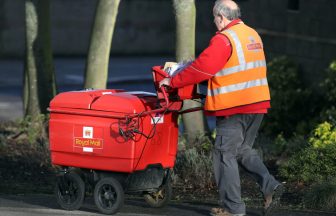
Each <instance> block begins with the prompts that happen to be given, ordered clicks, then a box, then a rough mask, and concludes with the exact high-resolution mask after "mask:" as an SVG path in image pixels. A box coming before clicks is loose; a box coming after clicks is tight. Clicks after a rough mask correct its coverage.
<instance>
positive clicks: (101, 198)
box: [93, 177, 124, 214]
mask: <svg viewBox="0 0 336 216" xmlns="http://www.w3.org/2000/svg"><path fill="white" fill-rule="evenodd" d="M93 198H94V201H95V204H96V206H97V207H98V209H99V211H100V212H102V213H103V214H115V213H116V212H118V211H119V210H120V209H121V207H122V206H123V204H124V190H123V188H122V186H121V185H120V183H119V182H118V181H117V180H116V179H114V178H112V177H108V178H102V179H101V180H99V181H98V183H97V184H96V186H95V189H94V192H93Z"/></svg>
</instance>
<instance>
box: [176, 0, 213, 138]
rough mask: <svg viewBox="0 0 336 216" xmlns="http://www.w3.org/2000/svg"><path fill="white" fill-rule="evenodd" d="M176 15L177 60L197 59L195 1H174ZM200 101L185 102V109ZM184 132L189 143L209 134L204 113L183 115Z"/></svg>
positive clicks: (197, 105) (196, 105) (198, 104)
mask: <svg viewBox="0 0 336 216" xmlns="http://www.w3.org/2000/svg"><path fill="white" fill-rule="evenodd" d="M173 3H174V9H175V15H176V60H177V61H179V62H180V61H184V60H191V59H194V58H195V25H196V8H195V1H194V0H173ZM199 106H200V101H193V100H185V101H184V103H183V109H189V108H192V107H199ZM182 120H183V126H184V132H185V135H186V136H187V139H188V141H189V142H193V141H195V139H196V138H197V137H198V136H199V135H204V134H209V133H208V124H207V121H206V118H205V116H204V114H203V111H197V112H191V113H186V114H183V115H182Z"/></svg>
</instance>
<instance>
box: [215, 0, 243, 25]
mask: <svg viewBox="0 0 336 216" xmlns="http://www.w3.org/2000/svg"><path fill="white" fill-rule="evenodd" d="M213 13H214V15H216V16H219V15H222V16H224V17H226V19H228V20H230V21H231V20H234V19H238V18H240V16H241V14H240V8H239V7H238V5H237V8H234V9H232V8H231V7H228V6H227V4H225V1H223V0H217V1H216V2H215V6H214V9H213Z"/></svg>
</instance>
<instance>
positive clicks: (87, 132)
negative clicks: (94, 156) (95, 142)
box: [83, 127, 93, 138]
mask: <svg viewBox="0 0 336 216" xmlns="http://www.w3.org/2000/svg"><path fill="white" fill-rule="evenodd" d="M83 138H93V127H83Z"/></svg>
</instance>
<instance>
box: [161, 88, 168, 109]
mask: <svg viewBox="0 0 336 216" xmlns="http://www.w3.org/2000/svg"><path fill="white" fill-rule="evenodd" d="M160 89H161V92H162V94H163V97H164V99H165V102H166V106H168V104H169V98H168V95H167V92H166V87H165V86H164V85H162V86H161V87H160Z"/></svg>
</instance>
